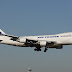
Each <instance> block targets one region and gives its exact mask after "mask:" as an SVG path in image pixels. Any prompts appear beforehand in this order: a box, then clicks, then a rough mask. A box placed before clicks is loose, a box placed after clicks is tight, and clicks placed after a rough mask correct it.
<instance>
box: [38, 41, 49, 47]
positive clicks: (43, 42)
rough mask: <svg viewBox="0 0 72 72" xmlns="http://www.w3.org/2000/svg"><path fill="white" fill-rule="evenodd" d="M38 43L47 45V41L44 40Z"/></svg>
mask: <svg viewBox="0 0 72 72" xmlns="http://www.w3.org/2000/svg"><path fill="white" fill-rule="evenodd" d="M39 44H40V46H47V44H48V43H47V42H46V41H40V43H39Z"/></svg>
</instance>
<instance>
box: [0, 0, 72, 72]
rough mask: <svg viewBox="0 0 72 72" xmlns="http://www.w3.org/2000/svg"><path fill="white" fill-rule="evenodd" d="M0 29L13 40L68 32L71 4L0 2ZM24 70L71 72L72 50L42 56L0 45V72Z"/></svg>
mask: <svg viewBox="0 0 72 72" xmlns="http://www.w3.org/2000/svg"><path fill="white" fill-rule="evenodd" d="M0 28H1V29H2V30H3V31H4V32H6V33H7V34H10V35H15V36H26V35H44V34H45V35H46V34H56V33H62V32H71V31H72V0H0ZM43 49H44V48H43ZM43 49H42V50H43ZM28 67H31V68H32V72H72V46H64V48H63V49H62V50H56V49H49V50H48V51H47V53H44V52H43V51H41V52H35V51H34V48H30V47H27V48H26V47H14V46H8V45H3V44H0V72H27V68H28Z"/></svg>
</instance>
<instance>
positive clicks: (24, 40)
mask: <svg viewBox="0 0 72 72" xmlns="http://www.w3.org/2000/svg"><path fill="white" fill-rule="evenodd" d="M17 41H18V42H21V43H25V42H26V38H20V39H17Z"/></svg>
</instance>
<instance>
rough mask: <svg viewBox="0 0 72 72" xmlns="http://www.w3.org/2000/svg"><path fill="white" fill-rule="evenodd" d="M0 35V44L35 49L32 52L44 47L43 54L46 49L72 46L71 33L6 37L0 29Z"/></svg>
mask: <svg viewBox="0 0 72 72" xmlns="http://www.w3.org/2000/svg"><path fill="white" fill-rule="evenodd" d="M0 35H1V36H0V43H1V44H7V45H13V46H20V47H35V49H34V51H41V48H42V47H45V49H44V52H46V51H47V49H48V48H56V49H62V48H63V45H72V32H68V33H61V34H55V35H39V36H23V37H18V36H12V35H8V34H6V33H4V32H3V31H2V30H1V29H0Z"/></svg>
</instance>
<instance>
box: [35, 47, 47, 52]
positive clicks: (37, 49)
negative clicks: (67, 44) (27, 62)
mask: <svg viewBox="0 0 72 72" xmlns="http://www.w3.org/2000/svg"><path fill="white" fill-rule="evenodd" d="M47 50H48V49H47V47H45V49H44V52H47ZM34 51H41V48H35V49H34Z"/></svg>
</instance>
